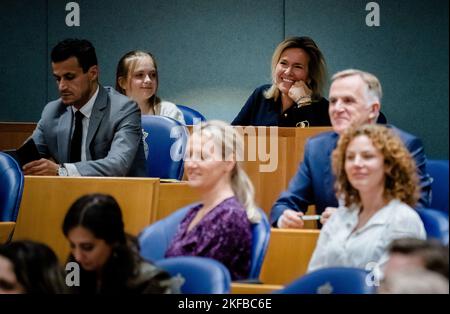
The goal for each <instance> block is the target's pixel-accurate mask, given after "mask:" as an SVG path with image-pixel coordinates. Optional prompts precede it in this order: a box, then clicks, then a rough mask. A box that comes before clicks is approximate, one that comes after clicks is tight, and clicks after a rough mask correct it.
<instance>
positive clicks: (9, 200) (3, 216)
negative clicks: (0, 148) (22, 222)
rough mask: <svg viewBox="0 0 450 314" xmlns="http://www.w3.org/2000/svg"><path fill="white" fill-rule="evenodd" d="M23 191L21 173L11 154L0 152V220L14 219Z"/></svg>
mask: <svg viewBox="0 0 450 314" xmlns="http://www.w3.org/2000/svg"><path fill="white" fill-rule="evenodd" d="M22 192H23V173H22V170H21V169H20V166H19V164H18V163H17V162H16V161H15V160H14V158H12V157H11V156H9V155H7V154H5V153H2V152H0V221H16V220H17V215H18V213H19V206H20V201H21V200H22Z"/></svg>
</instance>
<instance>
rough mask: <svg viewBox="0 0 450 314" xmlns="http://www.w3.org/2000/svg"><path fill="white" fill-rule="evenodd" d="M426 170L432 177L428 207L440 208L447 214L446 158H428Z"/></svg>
mask: <svg viewBox="0 0 450 314" xmlns="http://www.w3.org/2000/svg"><path fill="white" fill-rule="evenodd" d="M427 171H428V173H429V174H430V175H431V176H432V177H433V183H432V184H431V193H432V198H431V206H430V207H431V208H435V209H438V210H441V211H443V212H445V213H447V216H448V176H449V171H448V160H428V161H427Z"/></svg>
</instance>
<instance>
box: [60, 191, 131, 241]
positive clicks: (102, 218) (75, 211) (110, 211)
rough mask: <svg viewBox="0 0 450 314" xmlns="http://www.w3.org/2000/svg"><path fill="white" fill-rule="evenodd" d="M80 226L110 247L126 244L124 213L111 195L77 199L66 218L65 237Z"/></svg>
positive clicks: (90, 195) (95, 195)
mask: <svg viewBox="0 0 450 314" xmlns="http://www.w3.org/2000/svg"><path fill="white" fill-rule="evenodd" d="M78 226H81V227H84V228H86V229H88V230H89V231H91V232H92V233H93V234H94V236H95V237H96V238H98V239H103V240H105V241H106V243H108V244H110V245H113V244H116V243H118V244H125V243H126V236H125V231H124V224H123V220H122V211H121V209H120V207H119V204H117V202H116V200H115V199H114V198H113V197H112V196H110V195H104V194H88V195H84V196H82V197H80V198H79V199H77V200H76V201H75V203H73V204H72V206H71V207H70V208H69V211H68V212H67V214H66V217H65V218H64V222H63V232H64V235H65V236H66V237H67V234H68V233H69V231H70V230H71V229H73V228H75V227H78Z"/></svg>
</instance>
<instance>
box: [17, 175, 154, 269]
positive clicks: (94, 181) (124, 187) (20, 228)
mask: <svg viewBox="0 0 450 314" xmlns="http://www.w3.org/2000/svg"><path fill="white" fill-rule="evenodd" d="M158 184H159V179H155V178H98V177H96V178H89V177H79V178H63V177H33V176H25V185H24V191H23V196H22V202H21V205H20V209H19V216H18V219H17V225H16V230H15V232H14V236H13V239H14V240H18V239H24V238H27V239H31V240H36V241H40V242H44V243H46V244H47V245H49V246H50V247H51V248H52V249H53V250H54V251H55V253H56V255H57V256H58V258H59V259H60V261H61V262H63V261H65V260H66V258H67V254H68V252H69V244H68V242H67V240H66V239H65V237H64V235H63V233H62V222H63V219H64V216H65V214H66V212H67V210H68V209H69V207H70V205H71V204H72V203H73V202H74V201H75V200H76V199H77V198H79V197H80V196H82V195H84V194H88V193H107V194H110V195H112V196H114V197H115V199H116V200H117V202H118V203H119V205H120V207H121V208H122V213H123V219H124V223H125V230H126V231H127V232H129V233H130V234H134V235H137V234H138V233H139V232H140V231H141V230H142V229H143V228H144V227H146V226H147V225H149V224H150V222H151V218H152V211H153V208H155V206H156V199H157V198H156V194H155V193H156V189H157V185H158Z"/></svg>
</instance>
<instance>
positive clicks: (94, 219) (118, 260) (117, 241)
mask: <svg viewBox="0 0 450 314" xmlns="http://www.w3.org/2000/svg"><path fill="white" fill-rule="evenodd" d="M79 226H81V227H83V228H85V229H87V230H89V231H90V232H92V234H93V235H94V236H95V237H96V238H98V239H103V240H104V241H105V242H106V243H107V244H109V245H110V246H111V248H112V254H111V256H110V257H109V259H108V260H107V262H106V263H105V265H103V268H102V270H101V278H100V284H98V283H97V275H96V272H94V271H86V270H84V269H83V268H82V267H81V268H80V287H79V290H80V291H79V292H81V293H102V294H117V293H140V292H142V290H139V289H141V288H140V287H132V286H129V285H128V281H129V279H132V278H136V277H137V276H138V274H139V270H140V269H139V265H140V264H141V263H142V261H143V260H142V258H141V257H140V255H139V247H138V244H137V241H136V239H135V238H134V237H132V236H130V235H127V234H126V233H125V230H124V223H123V220H122V211H121V209H120V207H119V204H118V203H117V201H116V200H115V199H114V198H113V197H112V196H110V195H105V194H88V195H85V196H82V197H80V198H79V199H77V200H76V201H75V203H73V204H72V206H71V207H70V208H69V211H68V212H67V214H66V217H65V218H64V222H63V232H64V235H65V236H66V237H67V235H68V233H69V232H70V230H72V229H73V228H76V227H79ZM69 261H75V259H74V257H73V256H72V255H70V256H69ZM153 275H154V277H153V278H150V281H149V282H148V283H149V284H150V287H151V289H150V290H149V291H150V292H151V293H162V292H163V291H164V290H165V289H167V287H163V286H162V285H160V283H161V282H162V281H163V280H167V279H168V278H170V276H169V275H168V274H167V273H166V272H161V271H155V272H154V274H153Z"/></svg>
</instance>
